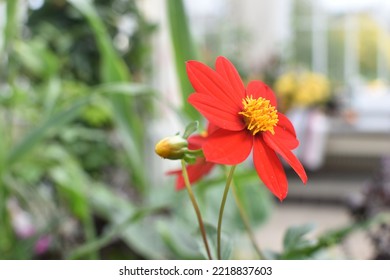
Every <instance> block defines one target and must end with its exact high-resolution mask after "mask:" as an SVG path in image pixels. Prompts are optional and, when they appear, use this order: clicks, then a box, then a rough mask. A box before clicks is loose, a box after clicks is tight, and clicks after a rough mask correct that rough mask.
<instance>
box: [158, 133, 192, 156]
mask: <svg viewBox="0 0 390 280" xmlns="http://www.w3.org/2000/svg"><path fill="white" fill-rule="evenodd" d="M187 147H188V142H187V140H186V139H184V138H183V137H181V136H180V135H175V136H170V137H166V138H164V139H162V140H160V142H158V143H157V144H156V147H155V149H154V150H155V152H156V154H158V155H159V156H160V157H163V158H167V159H183V158H184V157H185V156H186V152H188V148H187Z"/></svg>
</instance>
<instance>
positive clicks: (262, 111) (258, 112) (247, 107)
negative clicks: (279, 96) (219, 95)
mask: <svg viewBox="0 0 390 280" xmlns="http://www.w3.org/2000/svg"><path fill="white" fill-rule="evenodd" d="M242 104H243V105H244V108H243V110H242V111H241V112H239V114H240V115H243V116H244V121H245V124H246V128H247V129H248V130H249V131H250V132H252V134H253V135H255V134H256V133H258V132H264V131H270V132H271V133H272V134H275V131H274V127H275V126H276V124H277V123H278V121H279V119H278V114H277V113H278V111H277V110H276V108H275V107H274V106H272V105H271V103H270V101H269V100H267V99H265V98H262V97H259V98H257V99H253V97H252V96H247V97H246V98H243V99H242Z"/></svg>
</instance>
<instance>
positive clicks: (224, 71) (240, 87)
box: [215, 56, 245, 99]
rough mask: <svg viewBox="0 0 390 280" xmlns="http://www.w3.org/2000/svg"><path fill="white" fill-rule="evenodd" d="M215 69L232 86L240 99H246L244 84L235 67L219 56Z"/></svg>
mask: <svg viewBox="0 0 390 280" xmlns="http://www.w3.org/2000/svg"><path fill="white" fill-rule="evenodd" d="M215 69H216V71H217V73H219V74H220V75H221V76H222V77H223V78H225V80H226V81H227V82H228V83H229V84H230V85H231V87H232V88H233V90H234V92H235V93H236V94H237V95H238V96H239V97H240V99H243V98H245V87H244V83H243V82H242V80H241V77H240V75H239V74H238V72H237V70H236V68H235V67H234V65H233V64H232V63H231V62H230V61H229V60H228V59H227V58H225V57H223V56H219V57H218V58H217V61H216V63H215Z"/></svg>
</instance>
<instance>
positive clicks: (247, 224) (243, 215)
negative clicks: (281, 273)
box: [232, 181, 266, 260]
mask: <svg viewBox="0 0 390 280" xmlns="http://www.w3.org/2000/svg"><path fill="white" fill-rule="evenodd" d="M232 185H233V186H232V188H233V196H234V200H235V202H236V205H237V208H238V212H239V213H240V216H241V220H242V222H243V223H244V226H245V229H246V231H247V233H248V236H249V239H250V240H251V242H252V246H253V248H254V249H255V251H256V253H257V254H258V255H259V257H260V259H262V260H265V259H266V258H265V257H264V254H263V252H262V251H261V249H260V247H259V245H258V244H257V243H256V239H255V236H254V234H253V231H252V227H251V225H250V222H249V217H248V215H247V213H246V212H245V209H244V206H243V205H242V203H241V200H240V198H239V197H238V194H237V190H236V187H237V186H236V185H235V184H234V181H233V182H232Z"/></svg>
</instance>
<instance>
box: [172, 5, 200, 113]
mask: <svg viewBox="0 0 390 280" xmlns="http://www.w3.org/2000/svg"><path fill="white" fill-rule="evenodd" d="M167 9H168V18H169V27H170V32H171V40H172V45H173V49H174V56H175V63H176V71H177V76H178V78H179V83H180V87H181V94H182V99H183V112H184V113H185V114H186V115H187V117H188V118H189V119H191V120H199V119H200V114H199V113H198V111H196V110H195V109H194V107H192V106H191V105H190V104H189V103H188V102H187V98H188V96H189V95H190V93H192V92H193V89H192V86H191V84H190V82H189V80H188V78H187V73H186V66H185V62H186V61H187V60H190V59H196V52H195V47H194V44H193V42H192V38H191V33H190V29H189V27H188V21H187V15H186V13H185V9H184V5H183V1H182V0H170V1H167Z"/></svg>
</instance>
